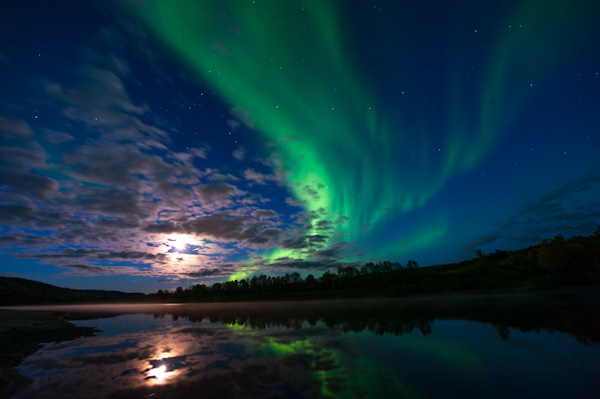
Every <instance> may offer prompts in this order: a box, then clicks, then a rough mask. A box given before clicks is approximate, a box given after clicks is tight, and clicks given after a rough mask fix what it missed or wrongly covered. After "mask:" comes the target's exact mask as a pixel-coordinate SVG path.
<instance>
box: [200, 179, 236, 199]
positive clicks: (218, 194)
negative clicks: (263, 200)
mask: <svg viewBox="0 0 600 399" xmlns="http://www.w3.org/2000/svg"><path fill="white" fill-rule="evenodd" d="M194 191H195V192H196V194H198V196H199V197H200V199H201V200H202V202H203V203H210V202H215V201H222V200H226V199H228V198H230V197H232V196H234V195H241V194H242V191H241V190H238V188H237V187H235V186H234V185H231V184H228V183H209V184H204V185H202V186H197V187H194Z"/></svg>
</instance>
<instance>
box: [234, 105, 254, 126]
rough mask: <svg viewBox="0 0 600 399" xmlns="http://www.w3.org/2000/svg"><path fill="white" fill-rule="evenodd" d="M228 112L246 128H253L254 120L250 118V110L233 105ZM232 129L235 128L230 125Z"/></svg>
mask: <svg viewBox="0 0 600 399" xmlns="http://www.w3.org/2000/svg"><path fill="white" fill-rule="evenodd" d="M229 112H230V113H231V115H232V116H233V117H234V118H235V120H236V121H237V122H240V123H242V124H243V125H244V126H246V127H247V128H248V129H252V130H254V122H253V121H252V120H251V119H250V112H249V111H247V110H245V109H243V108H240V107H234V108H231V109H230V110H229ZM232 129H235V128H234V127H232Z"/></svg>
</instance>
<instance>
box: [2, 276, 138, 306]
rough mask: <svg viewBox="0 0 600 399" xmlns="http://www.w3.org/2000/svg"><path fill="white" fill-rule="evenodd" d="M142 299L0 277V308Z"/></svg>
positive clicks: (108, 292) (115, 292)
mask: <svg viewBox="0 0 600 399" xmlns="http://www.w3.org/2000/svg"><path fill="white" fill-rule="evenodd" d="M144 297H145V295H144V294H142V293H128V292H121V291H103V290H75V289H71V288H61V287H57V286H55V285H51V284H46V283H41V282H39V281H33V280H27V279H24V278H17V277H0V306H2V305H24V304H49V303H75V302H101V301H117V300H134V299H142V298H144Z"/></svg>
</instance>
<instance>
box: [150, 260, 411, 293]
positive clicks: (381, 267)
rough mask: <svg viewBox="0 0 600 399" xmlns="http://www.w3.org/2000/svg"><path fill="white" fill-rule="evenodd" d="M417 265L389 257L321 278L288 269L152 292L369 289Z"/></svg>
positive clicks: (278, 291)
mask: <svg viewBox="0 0 600 399" xmlns="http://www.w3.org/2000/svg"><path fill="white" fill-rule="evenodd" d="M418 267H419V264H418V263H417V262H416V261H414V260H409V261H408V262H407V264H406V266H402V265H401V264H400V263H399V262H390V261H384V262H380V263H373V262H369V263H367V264H365V265H364V266H362V267H360V268H357V267H353V266H338V268H337V273H332V272H331V271H329V270H328V271H326V272H325V273H323V275H322V276H321V277H319V278H316V277H315V276H314V275H312V274H309V275H308V276H306V278H304V279H303V278H302V277H301V276H300V273H297V272H294V273H287V274H285V275H284V276H267V275H264V274H261V275H259V276H253V277H252V278H249V279H241V280H232V281H225V282H219V283H214V284H212V285H210V286H207V285H205V284H196V285H194V286H192V287H189V288H188V289H184V288H182V287H177V289H176V290H175V291H174V292H169V291H165V290H158V292H157V293H156V294H153V295H154V296H156V297H157V298H159V299H176V300H197V299H205V298H220V297H227V298H230V297H236V296H247V295H255V296H260V295H261V294H270V296H275V297H277V296H281V295H283V296H289V295H290V294H293V293H309V292H322V291H339V290H355V289H368V288H375V287H380V286H391V285H393V284H394V283H396V282H397V281H396V280H397V279H396V277H397V276H399V272H402V271H404V270H411V269H417V268H418Z"/></svg>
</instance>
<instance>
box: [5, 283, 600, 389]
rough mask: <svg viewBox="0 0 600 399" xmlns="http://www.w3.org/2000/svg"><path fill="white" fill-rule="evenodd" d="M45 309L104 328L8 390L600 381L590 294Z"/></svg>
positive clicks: (525, 385)
mask: <svg viewBox="0 0 600 399" xmlns="http://www.w3.org/2000/svg"><path fill="white" fill-rule="evenodd" d="M44 309H48V307H45V308H44ZM52 309H54V310H61V311H68V312H69V313H72V314H74V315H75V316H74V317H75V318H76V321H75V324H78V325H84V326H93V327H96V328H99V329H100V330H101V331H100V332H99V333H98V334H97V335H96V336H94V337H86V338H79V339H76V340H73V341H67V342H62V343H58V344H50V345H47V346H45V347H44V348H43V349H41V350H40V351H38V352H36V353H35V354H33V355H32V356H30V357H28V358H27V359H26V360H25V361H24V362H23V363H22V364H21V366H20V368H19V371H20V372H21V373H22V374H23V375H25V376H27V377H29V378H31V379H32V380H33V382H32V384H31V385H29V386H28V387H27V388H25V389H24V390H23V391H21V392H19V393H18V394H17V395H16V396H15V397H17V398H30V397H48V398H50V397H52V398H57V397H60V398H79V397H86V398H94V397H98V398H100V397H111V398H132V397H140V398H141V397H156V398H169V397H172V398H183V397H198V396H200V397H261V398H263V397H267V398H269V397H273V398H274V397H286V398H296V397H297V398H303V397H317V398H318V397H372V398H380V397H403V396H406V397H441V396H444V397H457V398H458V397H461V398H463V397H549V396H552V397H589V396H590V395H593V394H595V393H597V392H600V383H599V382H598V381H600V378H598V377H600V371H599V370H600V333H599V331H600V329H599V328H598V321H596V319H597V318H594V317H593V316H594V315H597V314H598V313H597V311H598V310H599V303H598V300H597V295H594V294H593V293H587V294H585V293H583V294H582V293H579V294H574V293H568V292H563V293H554V294H543V295H538V294H514V295H496V296H494V295H482V296H473V297H460V296H457V297H449V298H442V297H439V298H436V297H430V298H412V299H376V300H356V301H313V302H275V303H273V302H269V303H267V302H264V303H222V304H221V303H215V304H175V305H164V304H161V305H156V304H143V305H81V306H59V307H52Z"/></svg>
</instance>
